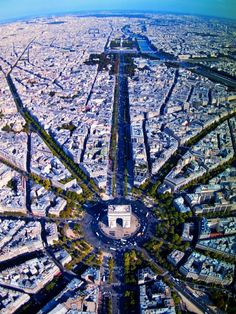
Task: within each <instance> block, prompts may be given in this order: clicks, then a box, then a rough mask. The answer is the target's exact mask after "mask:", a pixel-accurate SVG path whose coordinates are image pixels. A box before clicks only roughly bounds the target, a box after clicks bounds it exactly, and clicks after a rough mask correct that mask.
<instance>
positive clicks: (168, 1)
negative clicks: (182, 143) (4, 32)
mask: <svg viewBox="0 0 236 314" xmlns="http://www.w3.org/2000/svg"><path fill="white" fill-rule="evenodd" d="M86 10H87V11H92V10H94V11H97V10H136V11H137V10H138V11H156V12H171V13H183V14H184V13H186V14H193V15H194V14H197V15H208V16H216V17H217V16H218V17H223V18H231V19H236V4H235V0H113V1H111V0H20V1H19V0H0V21H7V20H11V19H20V18H26V17H40V16H46V15H54V14H55V15H57V14H68V13H78V12H79V11H86Z"/></svg>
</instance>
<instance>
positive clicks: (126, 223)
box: [108, 205, 132, 228]
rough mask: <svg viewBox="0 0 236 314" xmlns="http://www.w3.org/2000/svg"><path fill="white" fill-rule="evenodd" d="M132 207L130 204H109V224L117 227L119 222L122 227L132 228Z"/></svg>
mask: <svg viewBox="0 0 236 314" xmlns="http://www.w3.org/2000/svg"><path fill="white" fill-rule="evenodd" d="M131 217H132V209H131V206H130V205H109V206H108V226H109V228H116V227H117V224H118V225H119V226H121V227H122V228H130V226H131Z"/></svg>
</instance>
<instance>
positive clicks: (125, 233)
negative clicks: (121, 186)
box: [83, 199, 155, 252]
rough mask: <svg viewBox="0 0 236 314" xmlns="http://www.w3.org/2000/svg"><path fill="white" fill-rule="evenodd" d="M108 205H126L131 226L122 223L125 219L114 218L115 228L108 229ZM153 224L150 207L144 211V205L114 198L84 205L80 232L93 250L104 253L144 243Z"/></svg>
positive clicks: (153, 219)
mask: <svg viewBox="0 0 236 314" xmlns="http://www.w3.org/2000/svg"><path fill="white" fill-rule="evenodd" d="M111 205H112V206H114V205H115V206H116V205H118V206H120V205H125V206H127V205H129V206H130V207H131V209H132V214H131V221H130V227H129V226H127V225H125V224H124V221H125V220H124V219H122V217H120V216H119V217H118V216H117V217H116V220H115V221H116V224H115V226H114V225H110V226H109V220H108V209H109V206H111ZM151 217H152V218H151ZM126 222H127V221H126ZM154 222H155V218H154V217H153V216H152V215H151V213H150V208H147V207H146V206H145V204H144V203H143V202H141V201H139V200H129V199H113V200H109V201H106V202H105V201H102V202H100V203H97V204H88V205H86V215H85V217H84V219H83V233H84V237H85V239H86V240H87V241H88V242H89V243H91V244H92V245H93V246H94V247H96V248H98V249H101V250H103V251H106V252H114V251H117V252H119V251H123V250H124V249H130V248H132V247H136V246H138V245H139V244H141V243H143V242H145V241H146V240H147V239H148V238H149V236H150V232H151V229H153V223H154ZM125 226H126V227H125ZM124 227H125V228H124Z"/></svg>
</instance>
